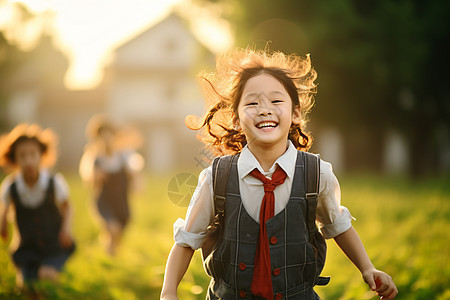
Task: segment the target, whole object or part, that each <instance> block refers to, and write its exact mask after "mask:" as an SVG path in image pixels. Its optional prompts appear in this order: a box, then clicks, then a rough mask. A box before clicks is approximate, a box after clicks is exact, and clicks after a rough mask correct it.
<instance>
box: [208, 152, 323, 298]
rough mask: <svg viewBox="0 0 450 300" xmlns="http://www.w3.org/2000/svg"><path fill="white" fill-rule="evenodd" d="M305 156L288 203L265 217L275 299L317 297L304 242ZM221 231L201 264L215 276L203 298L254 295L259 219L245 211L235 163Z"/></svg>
mask: <svg viewBox="0 0 450 300" xmlns="http://www.w3.org/2000/svg"><path fill="white" fill-rule="evenodd" d="M304 167H305V166H304V164H303V160H302V159H299V157H298V158H297V162H296V167H295V175H294V179H293V182H294V183H295V184H293V185H292V190H291V195H290V198H289V202H288V204H287V205H286V207H285V208H284V209H283V210H282V211H281V212H280V213H278V214H277V215H276V216H274V217H273V218H272V219H270V220H269V221H268V222H267V233H268V238H269V242H270V260H271V265H272V284H273V292H274V299H277V300H279V299H318V296H317V295H316V294H315V292H314V290H313V285H314V283H313V281H314V279H315V274H316V260H315V255H314V250H313V248H312V246H311V244H310V243H309V242H308V238H309V237H308V230H307V225H306V219H307V207H306V199H305V198H306V197H305V187H304V184H301V183H303V182H305V180H304V174H305V172H304ZM224 225H225V226H224V233H223V234H224V235H223V239H222V241H221V244H220V246H219V247H218V249H217V250H216V251H215V252H214V256H213V259H211V260H210V261H209V262H208V264H207V265H206V266H205V268H206V270H207V272H208V274H210V275H211V276H212V277H213V279H212V280H211V283H210V286H209V288H208V294H207V299H225V300H228V299H258V298H257V297H255V296H253V295H251V291H250V286H251V281H252V277H253V265H254V259H255V253H256V245H257V240H258V233H259V224H258V222H256V221H255V220H253V219H252V218H251V217H250V215H249V214H248V213H247V211H246V210H245V208H244V206H243V204H242V201H241V197H240V192H239V177H238V172H237V162H234V163H233V165H232V167H231V171H230V175H229V179H228V184H227V193H226V204H225V221H224Z"/></svg>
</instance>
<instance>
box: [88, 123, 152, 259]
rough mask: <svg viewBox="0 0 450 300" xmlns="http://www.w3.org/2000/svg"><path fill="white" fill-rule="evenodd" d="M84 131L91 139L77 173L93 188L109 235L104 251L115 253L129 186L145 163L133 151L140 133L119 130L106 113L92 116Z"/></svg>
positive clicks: (124, 223) (123, 224)
mask: <svg viewBox="0 0 450 300" xmlns="http://www.w3.org/2000/svg"><path fill="white" fill-rule="evenodd" d="M86 133H87V136H88V138H89V140H90V142H89V144H88V145H87V146H86V148H85V152H84V154H83V157H82V158H81V161H80V175H81V177H82V178H83V180H84V181H85V182H88V183H90V184H91V185H92V187H93V189H94V196H95V198H96V204H97V209H98V212H99V214H100V216H101V218H102V219H103V221H104V224H105V227H106V231H107V235H108V247H107V251H108V253H109V254H110V255H115V253H116V250H117V247H118V245H119V243H120V240H121V239H122V236H123V232H124V229H125V227H126V226H127V224H128V222H129V220H130V208H129V204H128V197H129V191H130V187H131V185H132V184H133V182H134V180H135V179H136V175H137V173H138V172H139V171H140V170H141V169H142V168H143V164H144V161H143V158H142V156H140V155H139V154H138V153H137V152H136V151H135V149H136V148H137V147H138V146H139V145H140V144H141V137H140V135H139V134H138V133H137V132H136V131H134V130H131V129H130V130H127V129H122V130H118V129H117V128H116V125H115V124H113V123H112V122H111V121H110V120H109V118H108V117H107V116H105V115H96V116H94V117H92V119H91V120H90V121H89V123H88V125H87V128H86Z"/></svg>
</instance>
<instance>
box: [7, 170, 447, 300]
mask: <svg viewBox="0 0 450 300" xmlns="http://www.w3.org/2000/svg"><path fill="white" fill-rule="evenodd" d="M170 178H171V176H166V177H164V178H161V177H156V176H152V175H148V176H146V177H145V183H146V185H145V189H144V190H143V191H142V192H140V193H138V194H136V195H134V197H133V199H132V201H131V205H132V212H133V219H132V223H131V224H130V226H129V228H128V231H127V232H126V235H125V238H124V241H123V244H122V247H121V249H120V250H119V253H118V254H117V256H116V257H115V258H111V257H109V256H108V255H107V254H106V253H105V251H104V249H105V246H104V244H103V243H102V241H101V240H102V239H101V238H99V236H101V234H100V233H101V230H100V226H99V224H100V223H99V220H98V219H97V217H96V214H95V211H93V209H92V201H91V199H90V196H89V191H88V190H87V189H86V188H85V187H84V186H83V185H82V184H81V182H80V180H79V179H78V177H77V176H75V175H74V176H67V179H68V181H69V184H70V186H71V198H72V203H73V206H74V209H75V212H74V213H75V215H74V226H73V232H74V236H75V238H76V241H77V244H78V249H77V252H76V254H75V255H74V256H73V257H72V258H71V260H69V262H68V263H67V265H66V269H65V272H64V273H63V274H62V277H61V280H60V283H59V284H58V285H54V284H50V283H41V284H40V285H39V286H38V287H37V289H38V290H39V291H40V293H41V294H42V295H44V298H45V299H158V297H159V293H160V289H161V284H162V279H163V276H164V265H165V261H166V258H167V254H168V252H169V250H170V248H171V246H172V243H173V240H172V224H173V222H174V221H175V220H176V219H177V218H178V217H184V214H185V211H186V207H179V206H177V205H175V204H173V203H172V202H171V201H170V200H169V198H168V196H167V185H168V182H169V180H170ZM340 182H341V188H342V194H343V196H342V201H343V204H344V205H345V206H347V207H348V208H349V209H350V211H351V212H352V215H353V216H354V217H355V218H356V219H357V220H356V221H354V223H353V225H354V227H355V228H356V230H357V231H358V232H359V234H360V235H361V238H362V240H363V242H364V244H365V246H366V249H367V251H368V253H369V255H370V257H371V258H372V261H373V263H374V264H375V266H377V267H378V268H380V269H382V270H385V271H386V272H388V273H389V274H391V275H392V277H393V278H394V280H395V282H396V284H397V287H398V289H399V296H398V299H427V300H428V299H440V300H442V299H450V266H449V264H450V244H449V241H450V180H449V178H446V179H439V180H426V181H421V182H410V181H408V180H405V179H399V178H378V177H371V176H354V177H351V176H349V177H343V178H341V180H340ZM328 246H329V248H328V249H329V250H328V256H327V262H326V266H325V270H324V272H323V274H326V275H330V276H331V278H332V279H331V282H330V284H329V285H328V286H326V287H320V288H317V292H318V293H319V294H320V295H321V296H322V297H323V298H324V299H376V296H375V294H374V293H373V292H370V291H369V290H368V288H367V286H366V285H365V284H364V283H363V281H362V279H361V276H360V274H359V272H358V271H357V270H356V268H355V267H354V266H353V265H352V264H351V263H350V262H349V260H348V259H347V258H346V257H345V256H344V255H343V254H342V252H341V251H340V250H339V249H338V248H337V247H336V246H335V244H334V241H328ZM14 282H15V271H14V267H13V265H12V264H11V262H10V259H9V256H8V253H7V244H5V243H3V242H0V298H1V299H26V297H25V296H24V295H23V294H22V292H20V291H19V290H16V289H15V288H14V286H15V283H14ZM207 284H208V278H207V276H206V275H205V274H204V271H203V267H202V265H201V259H200V255H199V253H196V254H195V256H194V260H193V262H192V264H191V267H190V269H189V271H188V273H187V274H186V276H185V278H184V280H183V282H182V283H181V285H180V288H179V298H180V299H182V300H190V299H204V294H205V289H206V287H207Z"/></svg>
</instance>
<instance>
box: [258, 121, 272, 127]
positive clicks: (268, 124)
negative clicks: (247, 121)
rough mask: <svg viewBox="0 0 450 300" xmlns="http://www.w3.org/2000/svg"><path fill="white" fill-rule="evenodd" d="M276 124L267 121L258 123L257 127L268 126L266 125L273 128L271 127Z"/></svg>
mask: <svg viewBox="0 0 450 300" xmlns="http://www.w3.org/2000/svg"><path fill="white" fill-rule="evenodd" d="M276 126H277V124H275V123H272V122H267V123H261V124H259V125H258V128H268V127H270V128H273V127H276Z"/></svg>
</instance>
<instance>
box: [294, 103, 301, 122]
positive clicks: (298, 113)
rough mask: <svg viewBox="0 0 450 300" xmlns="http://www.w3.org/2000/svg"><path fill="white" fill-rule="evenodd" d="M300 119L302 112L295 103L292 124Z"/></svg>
mask: <svg viewBox="0 0 450 300" xmlns="http://www.w3.org/2000/svg"><path fill="white" fill-rule="evenodd" d="M301 121H302V113H301V110H300V105H297V106H296V107H295V108H294V111H293V112H292V124H294V125H298V124H300V122H301Z"/></svg>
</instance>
